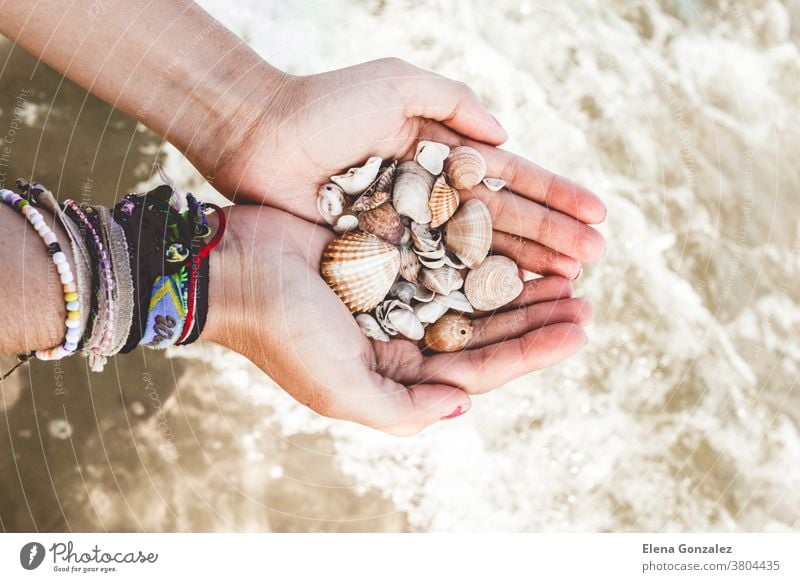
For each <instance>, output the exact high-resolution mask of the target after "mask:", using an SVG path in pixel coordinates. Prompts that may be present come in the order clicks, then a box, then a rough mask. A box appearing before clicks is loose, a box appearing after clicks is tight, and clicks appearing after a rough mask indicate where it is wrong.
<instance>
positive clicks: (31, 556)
mask: <svg viewBox="0 0 800 582" xmlns="http://www.w3.org/2000/svg"><path fill="white" fill-rule="evenodd" d="M44 554H45V552H44V546H43V545H42V544H40V543H39V542H28V543H27V544H25V545H24V546H22V549H21V550H20V551H19V563H20V564H22V567H23V568H25V569H26V570H35V569H36V568H38V567H39V566H41V565H42V562H43V561H44Z"/></svg>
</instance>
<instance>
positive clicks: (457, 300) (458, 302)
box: [433, 291, 475, 313]
mask: <svg viewBox="0 0 800 582" xmlns="http://www.w3.org/2000/svg"><path fill="white" fill-rule="evenodd" d="M433 302H434V303H438V304H440V305H443V306H444V307H446V308H447V309H453V310H455V311H461V312H462V313H472V312H473V311H475V310H474V309H473V308H472V305H471V304H470V302H469V300H468V299H467V296H466V295H464V294H463V293H462V292H461V291H453V292H452V293H450V294H449V295H437V296H436V297H434V298H433Z"/></svg>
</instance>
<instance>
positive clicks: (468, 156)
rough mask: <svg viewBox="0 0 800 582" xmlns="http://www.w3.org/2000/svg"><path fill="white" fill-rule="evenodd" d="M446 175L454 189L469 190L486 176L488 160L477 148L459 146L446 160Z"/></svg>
mask: <svg viewBox="0 0 800 582" xmlns="http://www.w3.org/2000/svg"><path fill="white" fill-rule="evenodd" d="M444 173H445V174H446V175H447V178H448V182H450V185H451V186H452V187H453V188H455V189H457V190H463V189H469V188H472V187H473V186H475V185H477V184H479V183H480V181H481V180H483V178H484V176H486V160H484V159H483V156H482V155H481V154H480V152H478V150H476V149H475V148H471V147H469V146H458V147H457V148H453V150H452V151H451V152H450V155H449V156H448V157H447V159H446V160H445V162H444Z"/></svg>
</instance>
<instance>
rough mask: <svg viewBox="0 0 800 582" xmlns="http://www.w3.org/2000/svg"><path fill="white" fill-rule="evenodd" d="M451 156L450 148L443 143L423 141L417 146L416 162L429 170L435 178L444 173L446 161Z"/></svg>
mask: <svg viewBox="0 0 800 582" xmlns="http://www.w3.org/2000/svg"><path fill="white" fill-rule="evenodd" d="M448 155H450V148H449V147H448V146H446V145H444V144H443V143H438V142H435V141H425V140H423V141H421V142H419V143H418V144H417V153H416V154H414V161H415V162H417V163H418V164H419V165H420V166H422V167H423V168H425V169H426V170H428V171H429V172H430V173H431V174H433V175H434V176H438V175H439V174H441V173H442V169H443V168H444V161H445V159H447V156H448Z"/></svg>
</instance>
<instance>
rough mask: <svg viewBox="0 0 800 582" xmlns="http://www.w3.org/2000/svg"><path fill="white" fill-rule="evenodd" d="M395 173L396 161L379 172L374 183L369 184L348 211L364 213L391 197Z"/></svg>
mask: <svg viewBox="0 0 800 582" xmlns="http://www.w3.org/2000/svg"><path fill="white" fill-rule="evenodd" d="M396 171H397V161H394V162H392V163H391V164H389V165H388V166H386V167H385V168H384V169H383V170H381V171H380V173H379V174H378V177H377V178H375V181H374V182H373V183H372V184H370V186H369V188H367V189H366V190H365V191H364V193H363V194H362V195H361V196H359V197H358V198H357V199H356V201H355V202H353V205H352V206H351V207H350V210H352V211H353V212H364V211H365V210H372V209H373V208H377V207H378V206H380V205H381V204H383V203H384V202H387V201H388V200H389V199H390V198H391V197H392V185H393V184H394V174H395V172H396Z"/></svg>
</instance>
